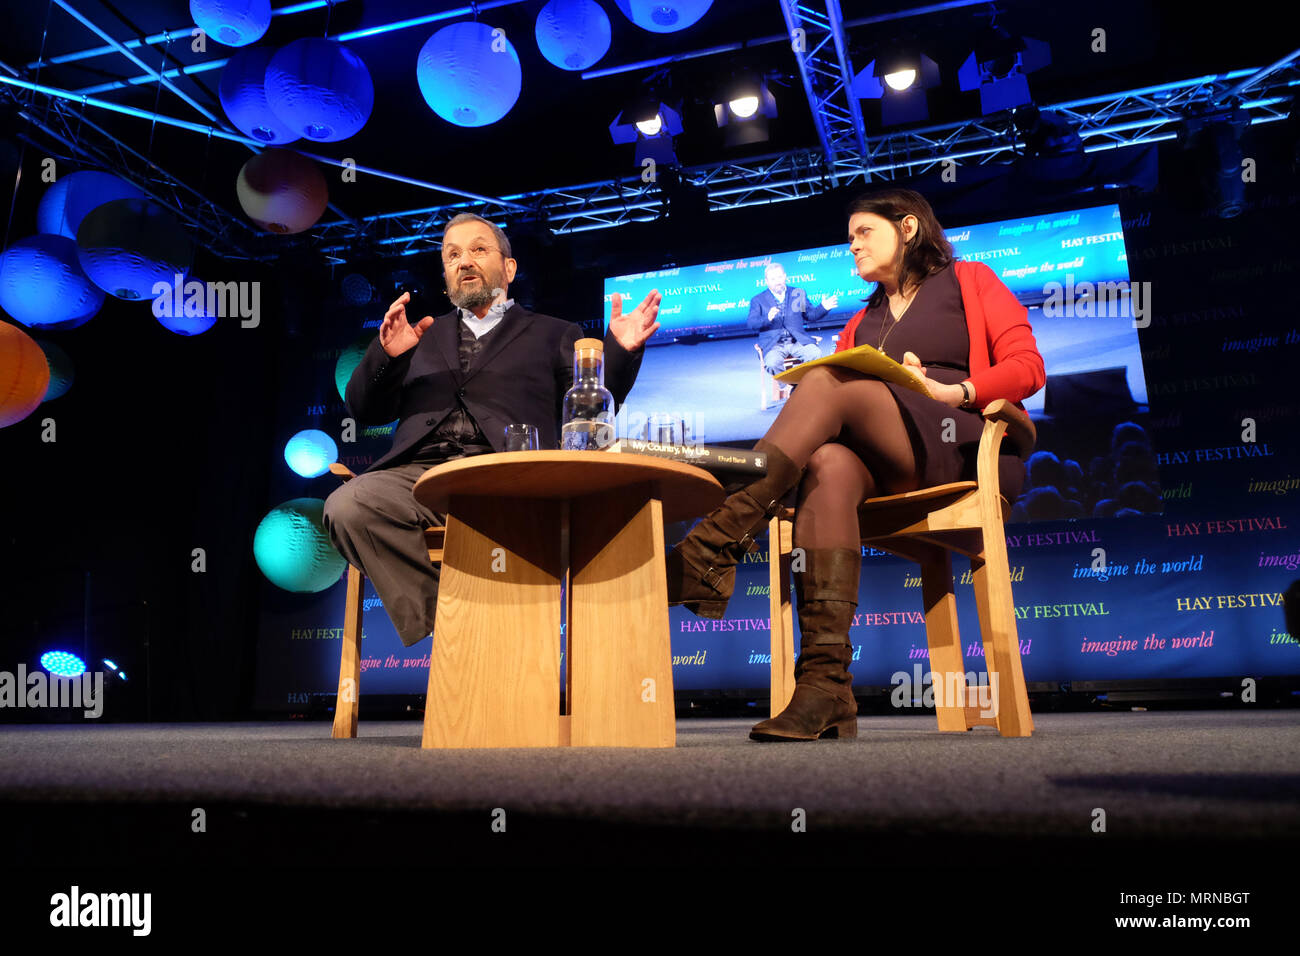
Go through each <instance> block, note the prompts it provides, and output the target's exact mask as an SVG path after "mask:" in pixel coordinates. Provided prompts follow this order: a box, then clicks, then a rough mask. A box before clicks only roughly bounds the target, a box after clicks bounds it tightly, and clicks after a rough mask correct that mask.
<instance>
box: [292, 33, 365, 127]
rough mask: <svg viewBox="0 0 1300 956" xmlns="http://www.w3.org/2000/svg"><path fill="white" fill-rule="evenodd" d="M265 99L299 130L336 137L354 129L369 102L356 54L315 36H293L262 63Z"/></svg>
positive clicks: (362, 119) (363, 67) (360, 61)
mask: <svg viewBox="0 0 1300 956" xmlns="http://www.w3.org/2000/svg"><path fill="white" fill-rule="evenodd" d="M266 100H267V102H268V103H270V104H271V109H272V111H274V113H275V115H276V116H278V117H279V118H280V119H281V121H283V122H284V123H285V125H286V126H288V127H289V128H290V129H291V130H293V131H294V132H295V133H296V134H298V135H299V136H305V137H306V138H307V139H311V140H316V141H317V142H321V143H336V142H338V141H339V140H341V139H347V138H348V137H349V136H351V135H353V134H354V133H356V132H358V131H359V130H360V129H361V127H363V126H365V125H366V120H368V119H370V111H371V110H372V109H373V108H374V105H375V84H374V83H373V82H372V81H371V79H370V71H369V70H368V69H366V64H365V63H364V62H363V61H362V59H361V57H359V56H357V55H356V54H355V53H353V52H352V51H351V50H349V49H348V48H347V47H345V46H343V45H342V44H341V43H336V42H335V41H333V40H324V39H321V38H320V37H305V38H303V39H301V40H294V41H293V42H292V43H290V44H289V45H288V46H286V47H285V48H284V49H282V50H281V51H280V52H278V53H276V54H275V55H274V56H273V57H271V60H270V62H269V63H268V64H267V67H266Z"/></svg>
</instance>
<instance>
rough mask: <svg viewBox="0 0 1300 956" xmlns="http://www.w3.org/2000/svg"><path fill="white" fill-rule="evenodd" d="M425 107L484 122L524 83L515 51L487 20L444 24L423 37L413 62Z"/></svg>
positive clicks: (458, 120)
mask: <svg viewBox="0 0 1300 956" xmlns="http://www.w3.org/2000/svg"><path fill="white" fill-rule="evenodd" d="M415 78H416V80H417V81H418V82H419V84H420V93H421V94H423V96H424V100H425V102H426V103H428V104H429V107H430V108H431V109H432V110H433V111H434V112H435V113H437V114H438V115H439V116H441V117H442V118H443V119H445V120H446V121H447V122H448V123H455V124H456V125H457V126H489V125H491V124H492V123H495V122H496V121H497V120H499V119H501V118H502V117H503V116H505V115H506V114H507V113H509V112H510V109H511V107H513V106H514V105H515V101H516V100H518V99H519V91H520V90H521V89H522V88H523V73H522V72H521V71H520V68H519V54H518V53H517V52H515V48H514V47H513V46H511V44H510V41H509V40H507V39H506V38H505V36H504V35H503V34H502V33H501V32H500V31H498V30H493V28H492V27H490V26H488V25H487V24H486V23H476V22H473V21H469V20H466V21H463V22H461V23H453V24H452V25H451V26H448V27H443V28H442V29H441V30H439V31H438V32H437V33H435V34H434V35H433V36H431V37H429V39H428V40H427V41H426V42H425V44H424V46H423V47H422V48H421V50H420V58H419V60H418V62H417V63H416V67H415Z"/></svg>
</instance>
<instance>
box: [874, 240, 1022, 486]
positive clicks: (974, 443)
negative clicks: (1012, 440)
mask: <svg viewBox="0 0 1300 956" xmlns="http://www.w3.org/2000/svg"><path fill="white" fill-rule="evenodd" d="M890 326H893V327H894V328H893V331H890V332H888V336H886V332H887V330H888V329H889V327H890ZM881 339H884V343H885V344H884V347H883V348H881V345H880V341H881ZM853 345H854V346H858V345H871V346H874V347H876V348H881V351H883V352H884V353H885V354H886V355H888V356H889V357H890V358H892V359H893V360H894V361H896V362H900V363H901V362H902V361H903V353H905V352H915V353H916V355H917V357H918V358H920V360H921V364H922V365H923V366H924V367H925V374H926V375H927V376H928V377H930V378H932V379H934V380H935V381H937V382H943V383H944V384H946V385H955V384H956V383H958V382H961V381H965V380H966V379H968V378H969V377H970V339H969V333H968V332H967V329H966V310H965V308H964V306H963V305H962V300H961V286H960V285H959V284H958V282H957V274H956V272H955V271H954V270H953V267H952V265H951V264H949V265H948V266H946V267H945V268H944V269H943V270H942V271H940V272H937V273H935V274H934V275H932V276H930V277H929V278H928V279H926V280H925V281H924V282H922V283H921V288H920V289H919V290H918V291H917V293H916V296H915V298H913V299H912V304H911V305H909V306H908V307H907V309H906V310H905V311H904V312H903V317H902V318H901V319H899V320H898V321H897V322H895V321H894V317H893V314H892V313H891V311H890V307H889V300H888V299H885V300H884V301H883V302H882V303H881V304H880V305H879V306H877V307H876V308H873V309H869V310H868V311H867V314H866V315H864V316H863V317H862V321H861V322H859V323H858V328H857V332H856V334H855V335H854V339H853ZM885 385H886V387H887V388H888V389H889V390H890V392H892V393H893V395H894V398H895V399H896V400H897V402H898V406H899V410H900V411H901V412H902V415H903V424H904V425H906V426H907V430H908V433H909V434H910V435H911V436H912V448H913V450H914V452H915V454H916V466H917V473H918V475H919V476H920V480H921V484H920V487H922V488H926V487H929V486H931V485H942V484H946V483H948V482H950V481H974V480H975V456H976V452H977V451H978V450H979V442H980V435H981V434H982V433H983V431H984V419H983V418H982V417H981V416H980V413H979V412H978V411H974V410H967V409H963V408H954V407H952V406H951V405H945V404H943V402H940V401H937V400H936V399H933V398H927V397H926V396H924V395H922V394H921V393H920V392H914V391H912V390H911V389H910V388H905V387H904V386H902V385H896V384H894V383H892V382H886V383H885ZM977 400H978V398H977ZM946 418H951V419H952V420H953V422H954V424H955V427H954V429H953V436H952V437H953V438H954V440H953V441H951V442H945V441H944V440H943V431H944V428H945V425H944V419H946ZM1009 447H1010V446H1008V445H1006V444H1004V445H1003V451H1002V453H1001V454H1000V456H999V458H998V475H999V481H1000V487H1001V490H1002V494H1003V495H1004V496H1005V497H1006V499H1007V500H1008V501H1014V500H1015V499H1016V496H1017V495H1019V494H1020V489H1021V488H1022V487H1023V486H1024V480H1025V468H1024V464H1023V463H1022V462H1021V461H1020V459H1019V457H1017V456H1016V455H1015V454H1013V453H1011V452H1009V451H1008V449H1009Z"/></svg>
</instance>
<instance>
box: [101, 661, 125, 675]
mask: <svg viewBox="0 0 1300 956" xmlns="http://www.w3.org/2000/svg"><path fill="white" fill-rule="evenodd" d="M104 666H105V667H107V668H108V669H109V670H111V671H112V672H113V673H114V674H116V675H117V676H118V677H119V678H121V679H122V680H126V671H124V670H122V669H121V668H120V667H118V666H117V664H116V663H115V662H114V661H110V660H109V659H108V658H107V657H105V658H104Z"/></svg>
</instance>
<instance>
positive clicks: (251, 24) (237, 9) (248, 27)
mask: <svg viewBox="0 0 1300 956" xmlns="http://www.w3.org/2000/svg"><path fill="white" fill-rule="evenodd" d="M190 16H192V17H193V18H194V23H195V25H196V26H199V27H202V28H203V32H204V33H206V34H207V35H208V36H210V37H212V38H213V39H215V40H217V41H219V42H221V43H224V44H225V45H226V46H248V44H250V43H256V42H257V41H258V40H260V39H262V35H263V34H264V33H266V28H267V27H269V26H270V25H271V0H190Z"/></svg>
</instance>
